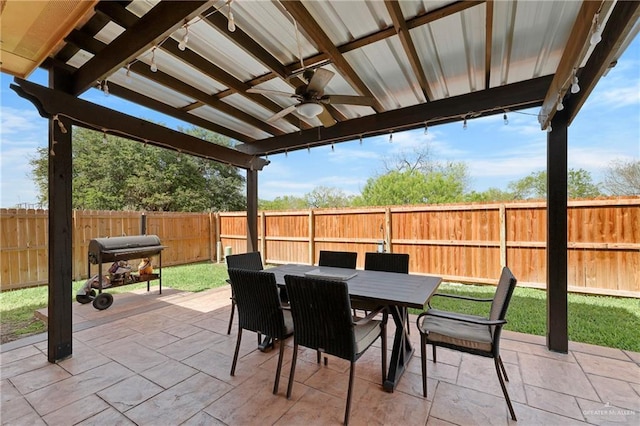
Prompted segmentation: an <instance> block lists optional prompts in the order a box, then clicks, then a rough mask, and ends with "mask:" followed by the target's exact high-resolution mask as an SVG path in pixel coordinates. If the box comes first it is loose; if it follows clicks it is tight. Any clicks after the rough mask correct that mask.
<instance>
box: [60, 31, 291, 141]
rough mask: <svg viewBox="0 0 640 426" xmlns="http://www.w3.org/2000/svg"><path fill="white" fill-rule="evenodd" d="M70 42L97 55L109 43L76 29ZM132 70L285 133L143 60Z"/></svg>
mask: <svg viewBox="0 0 640 426" xmlns="http://www.w3.org/2000/svg"><path fill="white" fill-rule="evenodd" d="M65 41H67V42H68V43H74V44H76V45H77V46H79V47H80V48H81V49H83V50H86V51H87V52H90V53H93V54H95V55H99V54H101V52H102V51H104V50H105V49H106V48H107V47H108V46H109V45H106V44H104V43H102V42H101V41H99V40H96V39H94V38H93V37H89V36H87V35H86V34H84V33H83V32H82V31H78V30H74V31H72V32H71V33H70V34H69V36H68V37H67V38H66V39H65ZM129 69H130V71H131V72H132V73H135V74H140V75H143V76H144V77H146V78H148V79H149V80H152V81H155V82H156V83H158V84H161V85H163V86H166V87H168V88H170V89H172V90H175V91H176V92H178V93H181V94H183V95H185V96H188V97H190V98H193V99H197V100H199V101H201V102H202V103H203V104H204V105H208V106H210V107H212V108H214V109H217V110H219V111H222V112H224V113H225V114H228V115H230V116H232V117H234V118H236V119H238V120H240V121H243V122H245V123H247V124H249V125H251V126H253V127H255V128H258V129H260V130H262V131H264V132H266V133H269V134H271V135H283V134H285V132H284V131H282V130H280V129H279V128H277V127H275V126H272V125H271V124H268V123H265V122H264V121H262V120H259V119H258V118H256V117H254V116H252V115H251V114H248V113H246V112H244V111H242V110H239V109H238V108H236V107H234V106H232V105H230V104H228V103H226V102H223V101H221V100H220V99H218V98H216V97H215V96H214V95H210V94H208V93H205V92H203V91H201V90H199V89H197V88H195V87H193V86H191V85H189V84H187V83H185V82H184V81H182V80H180V79H178V78H175V77H173V76H171V75H169V74H167V73H164V72H162V71H161V70H158V71H156V72H153V71H151V69H150V68H149V67H148V66H147V65H146V64H145V63H143V62H139V61H138V62H135V63H133V64H131V65H130V67H129Z"/></svg>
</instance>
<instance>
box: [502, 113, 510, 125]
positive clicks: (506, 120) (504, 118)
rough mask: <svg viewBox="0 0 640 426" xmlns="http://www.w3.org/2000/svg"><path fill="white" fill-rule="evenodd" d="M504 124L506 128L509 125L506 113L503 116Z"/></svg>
mask: <svg viewBox="0 0 640 426" xmlns="http://www.w3.org/2000/svg"><path fill="white" fill-rule="evenodd" d="M502 122H503V123H504V125H505V126H506V125H507V124H509V118H508V117H507V113H506V112H505V113H504V114H503V115H502Z"/></svg>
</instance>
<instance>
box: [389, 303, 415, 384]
mask: <svg viewBox="0 0 640 426" xmlns="http://www.w3.org/2000/svg"><path fill="white" fill-rule="evenodd" d="M406 311H407V308H406V307H402V306H389V312H390V313H391V317H392V318H393V322H394V323H395V324H396V332H395V336H394V338H393V349H392V352H391V362H390V364H389V372H388V374H387V380H386V381H385V382H384V384H383V388H384V390H385V391H387V392H393V390H394V389H395V388H396V386H397V385H398V382H399V381H400V377H402V374H403V373H404V370H405V368H406V366H407V364H408V363H409V360H410V359H411V356H412V355H413V351H414V349H413V347H412V346H411V342H410V341H409V337H408V335H407V324H406V322H405V321H406V319H407V314H406Z"/></svg>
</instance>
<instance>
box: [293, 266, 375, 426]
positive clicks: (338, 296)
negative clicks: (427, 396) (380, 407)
mask: <svg viewBox="0 0 640 426" xmlns="http://www.w3.org/2000/svg"><path fill="white" fill-rule="evenodd" d="M284 279H285V283H286V286H287V291H288V293H289V303H290V307H291V316H292V317H293V327H294V329H295V331H294V333H293V359H292V361H291V373H290V374H289V385H288V387H287V399H289V398H291V391H292V389H293V382H294V376H295V371H296V360H297V355H298V346H304V347H307V348H310V349H315V350H316V351H318V352H324V353H326V354H330V355H334V356H336V357H338V358H342V359H345V360H348V361H350V362H351V367H350V370H349V390H348V391H347V406H346V409H345V413H344V424H345V425H346V424H348V423H349V412H350V409H351V396H352V389H353V379H354V370H355V363H356V361H357V360H358V359H359V358H360V356H361V355H362V354H363V353H364V352H365V351H366V350H367V349H368V348H369V347H371V345H372V344H373V343H374V342H375V341H376V340H377V339H378V337H381V339H382V344H381V349H380V351H381V353H382V383H384V381H385V380H386V376H387V333H386V324H387V312H386V310H385V309H384V308H381V309H380V310H378V311H375V312H372V313H371V314H370V315H369V316H367V317H366V318H361V319H359V320H358V321H354V319H353V317H352V316H351V302H350V300H349V291H348V288H347V283H346V282H343V281H326V280H318V279H312V278H306V277H299V276H293V275H285V277H284ZM380 313H382V314H383V315H382V320H376V319H374V317H375V316H376V315H378V314H380ZM318 362H319V359H318Z"/></svg>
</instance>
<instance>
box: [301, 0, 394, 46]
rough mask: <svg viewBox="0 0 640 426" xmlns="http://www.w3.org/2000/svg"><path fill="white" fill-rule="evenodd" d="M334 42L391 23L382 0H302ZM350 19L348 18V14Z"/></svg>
mask: <svg viewBox="0 0 640 426" xmlns="http://www.w3.org/2000/svg"><path fill="white" fill-rule="evenodd" d="M302 3H303V4H304V6H305V7H306V8H307V10H309V12H310V13H311V15H312V16H313V18H314V19H315V20H316V22H318V25H320V27H321V28H322V29H323V30H324V31H325V32H326V33H327V35H328V36H329V38H330V39H331V41H332V42H333V43H334V44H337V45H342V44H345V43H347V42H349V41H352V40H354V39H357V38H360V37H363V36H365V35H368V34H371V33H374V32H376V31H378V30H381V29H384V28H386V27H388V26H389V25H391V24H392V22H391V18H390V17H389V14H388V13H387V8H386V7H385V5H384V2H381V1H338V2H331V3H330V2H324V1H308V0H305V1H303V2H302ZM352 17H357V19H350V20H349V21H348V22H347V21H345V18H352Z"/></svg>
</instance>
